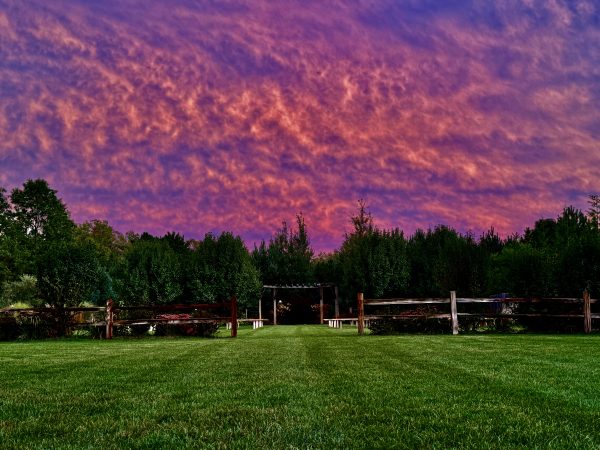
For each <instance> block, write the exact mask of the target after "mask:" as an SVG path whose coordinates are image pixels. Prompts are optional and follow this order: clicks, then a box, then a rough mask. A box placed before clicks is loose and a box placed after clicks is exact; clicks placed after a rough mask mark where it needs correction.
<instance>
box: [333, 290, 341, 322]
mask: <svg viewBox="0 0 600 450" xmlns="http://www.w3.org/2000/svg"><path fill="white" fill-rule="evenodd" d="M333 289H334V290H335V318H336V319H337V318H339V317H340V298H339V290H338V287H337V285H336V286H335V287H334V288H333Z"/></svg>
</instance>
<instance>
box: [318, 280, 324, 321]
mask: <svg viewBox="0 0 600 450" xmlns="http://www.w3.org/2000/svg"><path fill="white" fill-rule="evenodd" d="M319 295H320V296H321V298H320V300H319V312H320V319H321V325H323V322H324V320H323V288H322V287H320V288H319Z"/></svg>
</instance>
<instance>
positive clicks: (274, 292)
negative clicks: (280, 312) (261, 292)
mask: <svg viewBox="0 0 600 450" xmlns="http://www.w3.org/2000/svg"><path fill="white" fill-rule="evenodd" d="M276 297H277V289H276V288H273V325H277V298H276Z"/></svg>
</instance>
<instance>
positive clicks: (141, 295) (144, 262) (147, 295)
mask: <svg viewBox="0 0 600 450" xmlns="http://www.w3.org/2000/svg"><path fill="white" fill-rule="evenodd" d="M124 258H125V261H124V273H123V275H122V278H121V279H120V280H119V287H118V292H119V296H118V299H119V301H120V302H121V303H123V304H127V305H160V304H169V303H177V302H178V301H180V300H181V294H182V293H183V281H182V274H181V270H182V261H181V259H180V258H179V257H178V255H177V253H175V251H174V250H173V249H172V248H171V247H170V246H169V244H168V243H167V242H164V241H162V240H160V239H156V238H150V237H143V238H140V239H137V240H134V241H133V242H131V245H130V247H129V248H128V250H127V251H126V253H125V255H124Z"/></svg>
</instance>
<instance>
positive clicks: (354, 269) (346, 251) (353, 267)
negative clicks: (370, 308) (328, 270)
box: [339, 202, 409, 298]
mask: <svg viewBox="0 0 600 450" xmlns="http://www.w3.org/2000/svg"><path fill="white" fill-rule="evenodd" d="M351 221H352V223H353V225H354V230H353V231H352V233H350V234H347V235H346V239H345V240H344V242H343V244H342V247H341V249H340V252H339V266H340V271H341V274H342V280H341V281H342V282H341V291H342V293H343V295H345V296H346V297H350V298H354V296H355V295H356V292H358V291H362V292H363V293H364V294H365V295H366V296H367V297H383V296H397V295H401V294H402V293H404V292H405V291H406V288H407V286H408V279H409V271H408V270H409V268H408V261H407V254H406V240H405V238H404V234H403V233H402V231H400V230H399V229H395V230H389V231H388V230H383V231H382V230H379V229H377V228H376V227H374V226H373V223H372V218H371V214H370V213H369V212H367V210H366V206H365V204H364V202H359V210H358V213H357V215H356V216H355V217H352V218H351Z"/></svg>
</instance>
